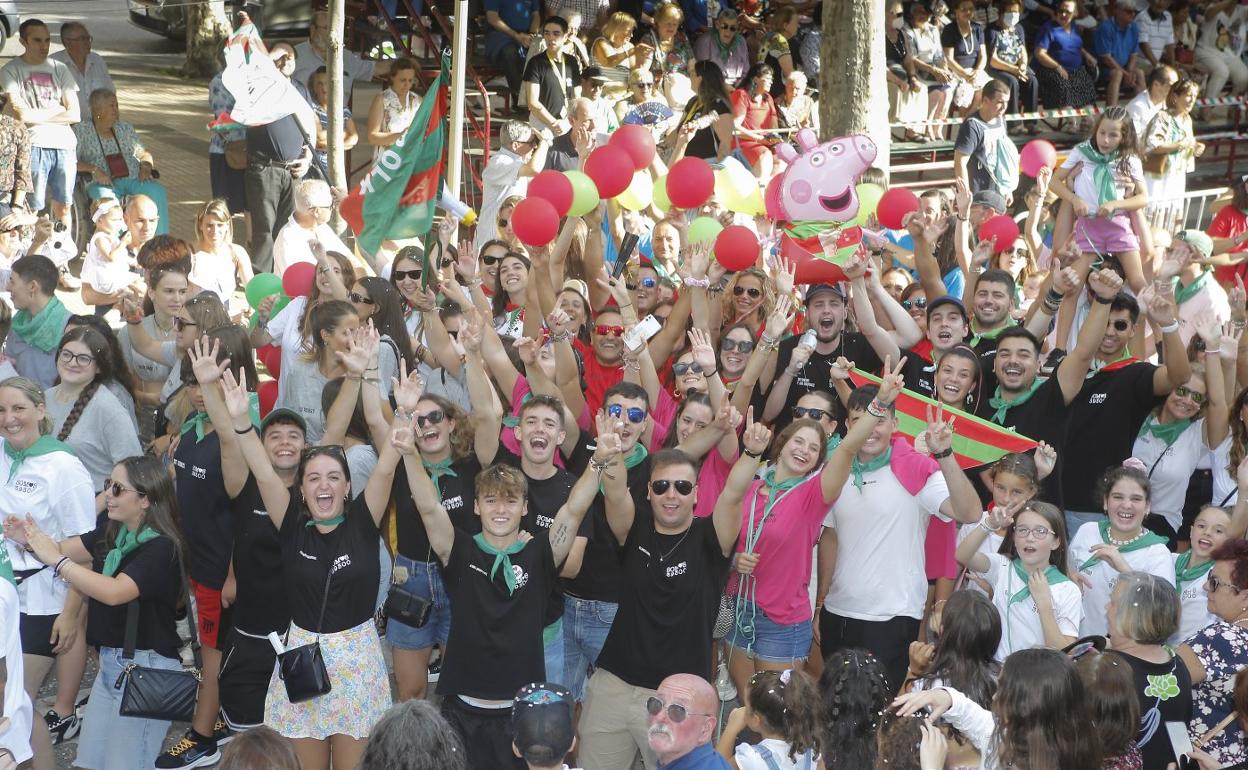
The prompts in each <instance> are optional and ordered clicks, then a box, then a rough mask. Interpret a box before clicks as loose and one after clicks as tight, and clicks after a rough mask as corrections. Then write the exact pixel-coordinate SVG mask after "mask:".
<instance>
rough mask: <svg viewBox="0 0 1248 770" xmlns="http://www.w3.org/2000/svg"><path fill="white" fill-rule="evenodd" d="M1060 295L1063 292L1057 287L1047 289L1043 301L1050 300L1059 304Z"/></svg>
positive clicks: (1060, 300)
mask: <svg viewBox="0 0 1248 770" xmlns="http://www.w3.org/2000/svg"><path fill="white" fill-rule="evenodd" d="M1062 297H1063V294H1062V293H1061V292H1060V291H1058V290H1057V289H1049V290H1048V292H1046V293H1045V295H1044V301H1045V302H1050V301H1051V302H1052V303H1053V304H1054V305H1060V304H1061V303H1062Z"/></svg>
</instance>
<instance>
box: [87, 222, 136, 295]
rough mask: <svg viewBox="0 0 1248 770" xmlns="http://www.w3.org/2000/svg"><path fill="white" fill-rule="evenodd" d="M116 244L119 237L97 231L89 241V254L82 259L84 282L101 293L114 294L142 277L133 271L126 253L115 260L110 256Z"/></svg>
mask: <svg viewBox="0 0 1248 770" xmlns="http://www.w3.org/2000/svg"><path fill="white" fill-rule="evenodd" d="M116 246H117V239H116V238H115V237H114V236H112V235H109V234H108V233H99V232H97V233H96V234H95V235H92V236H91V240H90V241H88V242H87V256H86V257H84V258H83V260H82V282H83V283H85V284H87V285H88V286H90V287H91V288H93V289H95V290H96V291H98V292H100V293H101V294H114V293H116V292H119V291H121V290H122V289H124V288H126V287H127V286H129V285H130V284H132V283H134V282H136V281H138V280H140V279H141V278H142V276H140V275H139V274H138V273H135V272H131V270H130V259H129V257H127V256H126V255H125V254H124V253H123V254H121V255H120V256H118V257H117V258H116V259H114V260H110V259H109V258H108V254H109V252H110V251H111V250H112V249H114V248H116Z"/></svg>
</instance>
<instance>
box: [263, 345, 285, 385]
mask: <svg viewBox="0 0 1248 770" xmlns="http://www.w3.org/2000/svg"><path fill="white" fill-rule="evenodd" d="M260 350H263V351H264V352H263V353H261V354H260V360H261V361H263V362H264V368H265V370H266V371H268V373H269V376H270V377H272V378H273V379H277V378H278V377H281V376H282V349H281V348H275V347H273V346H272V345H265V346H264V347H263V348H260Z"/></svg>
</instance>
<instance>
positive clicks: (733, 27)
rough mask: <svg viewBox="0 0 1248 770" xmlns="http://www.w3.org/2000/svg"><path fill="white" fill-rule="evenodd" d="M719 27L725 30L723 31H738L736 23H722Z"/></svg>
mask: <svg viewBox="0 0 1248 770" xmlns="http://www.w3.org/2000/svg"><path fill="white" fill-rule="evenodd" d="M719 28H720V29H722V30H723V31H725V32H736V31H737V25H736V24H721V25H720V27H719Z"/></svg>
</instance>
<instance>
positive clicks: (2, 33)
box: [0, 0, 22, 50]
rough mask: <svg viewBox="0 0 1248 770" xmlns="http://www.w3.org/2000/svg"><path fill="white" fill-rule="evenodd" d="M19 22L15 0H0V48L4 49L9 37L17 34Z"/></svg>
mask: <svg viewBox="0 0 1248 770" xmlns="http://www.w3.org/2000/svg"><path fill="white" fill-rule="evenodd" d="M21 23H22V21H21V18H20V17H18V15H17V0H0V50H3V49H4V44H5V43H7V42H8V40H9V38H11V37H13V36H14V35H16V34H17V27H18V25H19V24H21Z"/></svg>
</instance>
